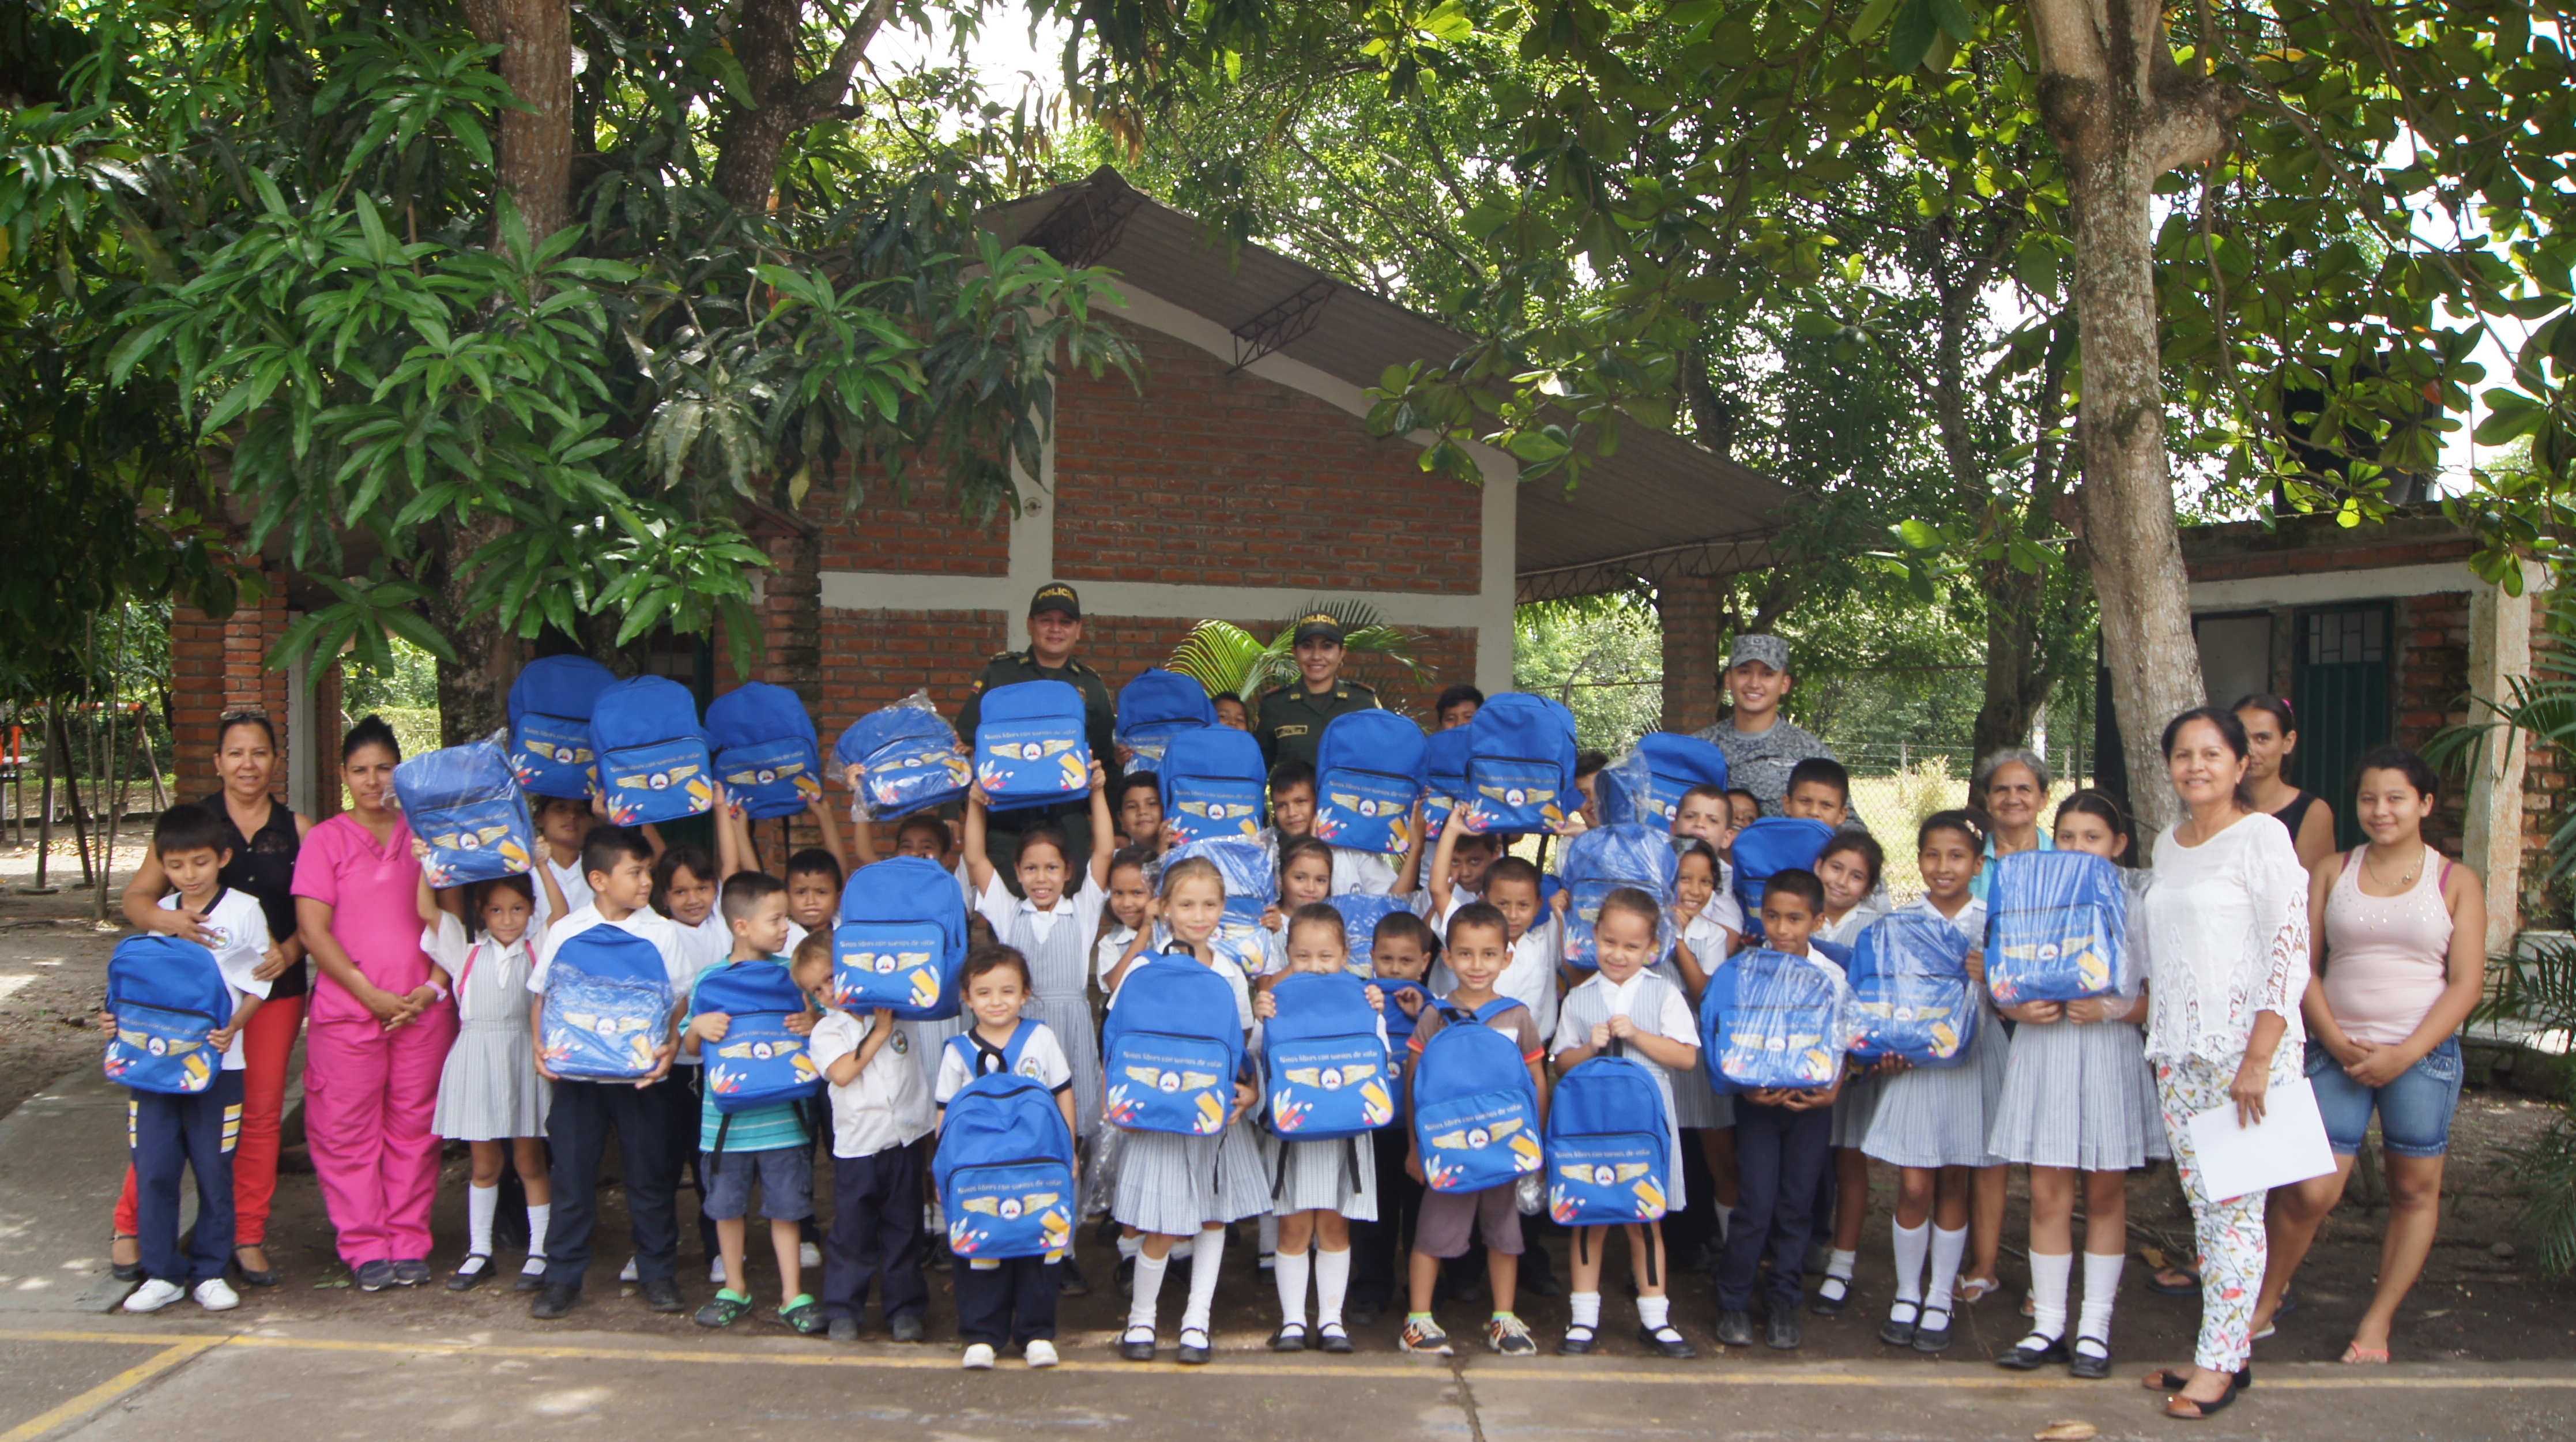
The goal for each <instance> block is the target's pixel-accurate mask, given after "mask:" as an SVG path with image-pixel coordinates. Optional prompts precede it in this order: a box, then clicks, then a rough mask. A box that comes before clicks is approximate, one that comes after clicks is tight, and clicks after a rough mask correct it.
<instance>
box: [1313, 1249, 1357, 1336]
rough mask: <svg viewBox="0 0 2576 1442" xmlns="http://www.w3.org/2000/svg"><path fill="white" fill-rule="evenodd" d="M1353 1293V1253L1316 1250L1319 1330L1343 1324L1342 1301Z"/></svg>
mask: <svg viewBox="0 0 2576 1442" xmlns="http://www.w3.org/2000/svg"><path fill="white" fill-rule="evenodd" d="M1350 1292H1351V1253H1350V1249H1349V1248H1347V1247H1345V1248H1343V1249H1342V1250H1341V1251H1338V1252H1327V1251H1325V1250H1324V1249H1322V1248H1321V1247H1318V1248H1316V1249H1315V1325H1316V1327H1317V1328H1319V1329H1320V1328H1324V1327H1338V1326H1340V1325H1341V1324H1342V1299H1343V1298H1344V1297H1347V1296H1349V1295H1350Z"/></svg>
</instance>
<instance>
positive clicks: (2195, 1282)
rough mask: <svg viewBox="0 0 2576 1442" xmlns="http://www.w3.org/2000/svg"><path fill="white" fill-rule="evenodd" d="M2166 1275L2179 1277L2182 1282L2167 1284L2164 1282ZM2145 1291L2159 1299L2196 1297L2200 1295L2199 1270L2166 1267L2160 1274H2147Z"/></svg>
mask: <svg viewBox="0 0 2576 1442" xmlns="http://www.w3.org/2000/svg"><path fill="white" fill-rule="evenodd" d="M2166 1273H2171V1274H2172V1275H2174V1276H2177V1277H2181V1278H2183V1279H2184V1280H2182V1281H2179V1282H2168V1281H2166V1280H2165V1275H2166ZM2147 1290H2148V1291H2150V1292H2153V1293H2155V1294H2156V1295H2157V1296H2159V1297H2197V1296H2199V1295H2200V1269H2199V1268H2198V1267H2167V1268H2165V1269H2164V1271H2162V1272H2149V1273H2148V1274H2147Z"/></svg>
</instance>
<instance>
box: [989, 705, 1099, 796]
mask: <svg viewBox="0 0 2576 1442" xmlns="http://www.w3.org/2000/svg"><path fill="white" fill-rule="evenodd" d="M1083 722H1084V713H1083V709H1082V693H1081V692H1080V691H1078V690H1075V689H1074V687H1073V683H1071V682H1069V681H1014V682H1012V683H1011V684H1010V685H1008V686H996V687H994V688H993V689H992V690H990V691H987V692H985V693H984V707H983V710H982V712H981V713H980V719H978V720H977V721H976V723H975V779H976V780H977V781H978V782H981V783H982V784H983V787H984V799H985V800H986V801H988V802H990V803H992V807H993V809H994V810H995V811H1016V810H1019V809H1022V808H1024V807H1030V806H1046V805H1051V804H1053V803H1055V802H1058V801H1065V800H1070V799H1073V798H1075V797H1079V796H1082V795H1085V794H1086V793H1088V792H1089V791H1090V790H1091V743H1090V742H1089V741H1087V740H1085V739H1084V736H1083Z"/></svg>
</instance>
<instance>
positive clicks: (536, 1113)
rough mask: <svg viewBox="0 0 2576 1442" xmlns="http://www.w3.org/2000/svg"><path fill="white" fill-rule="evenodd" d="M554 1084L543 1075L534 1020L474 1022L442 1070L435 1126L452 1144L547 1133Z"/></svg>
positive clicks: (449, 1052) (461, 1031)
mask: <svg viewBox="0 0 2576 1442" xmlns="http://www.w3.org/2000/svg"><path fill="white" fill-rule="evenodd" d="M553 1099H554V1088H553V1087H552V1086H551V1085H549V1084H548V1083H547V1081H546V1079H545V1078H544V1077H541V1076H539V1075H537V1054H536V1049H535V1047H534V1046H533V1045H532V1044H531V1042H530V1038H529V1031H528V1018H527V1015H526V1013H524V1012H522V1013H520V1014H519V1015H517V1016H512V1017H503V1018H500V1019H497V1020H493V1021H469V1022H466V1023H465V1024H464V1025H463V1026H461V1027H459V1028H458V1029H457V1032H456V1044H455V1045H454V1046H452V1047H449V1048H448V1050H447V1064H446V1066H445V1067H444V1068H443V1069H441V1070H440V1072H439V1074H438V1109H437V1111H436V1112H435V1113H434V1114H433V1115H432V1116H431V1119H430V1130H431V1131H432V1132H433V1133H435V1134H436V1135H438V1136H441V1137H445V1138H446V1139H447V1140H449V1141H452V1142H499V1141H507V1140H509V1139H510V1138H512V1137H541V1136H544V1135H545V1134H546V1108H547V1106H548V1105H549V1104H550V1103H551V1102H552V1101H553Z"/></svg>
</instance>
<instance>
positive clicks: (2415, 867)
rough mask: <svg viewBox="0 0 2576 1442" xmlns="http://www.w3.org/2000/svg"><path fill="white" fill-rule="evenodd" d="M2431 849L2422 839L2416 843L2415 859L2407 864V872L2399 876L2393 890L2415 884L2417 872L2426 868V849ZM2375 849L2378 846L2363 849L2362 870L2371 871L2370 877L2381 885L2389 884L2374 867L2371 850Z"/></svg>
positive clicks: (2400, 889)
mask: <svg viewBox="0 0 2576 1442" xmlns="http://www.w3.org/2000/svg"><path fill="white" fill-rule="evenodd" d="M2430 849H2431V848H2430V847H2427V846H2425V845H2424V844H2423V843H2422V842H2420V841H2419V842H2417V843H2416V845H2415V859H2414V860H2413V861H2410V862H2408V863H2407V864H2406V874H2405V875H2404V876H2401V877H2399V878H2398V879H2397V884H2396V886H2395V887H2394V888H2392V889H2393V890H2396V891H2404V890H2406V889H2407V888H2408V887H2411V886H2413V885H2414V884H2415V877H2416V874H2417V873H2419V872H2421V871H2422V870H2423V869H2424V853H2425V852H2426V851H2428V850H2430ZM2374 850H2377V848H2376V847H2370V848H2365V849H2364V850H2363V851H2362V853H2361V867H2362V870H2364V871H2366V872H2369V873H2370V879H2371V880H2372V881H2375V882H2378V883H2379V884H2380V885H2381V886H2387V885H2388V883H2387V882H2386V881H2384V880H2382V879H2381V878H2380V875H2379V872H2378V869H2377V868H2376V867H2374V866H2372V865H2371V861H2372V857H2371V852H2372V851H2374Z"/></svg>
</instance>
